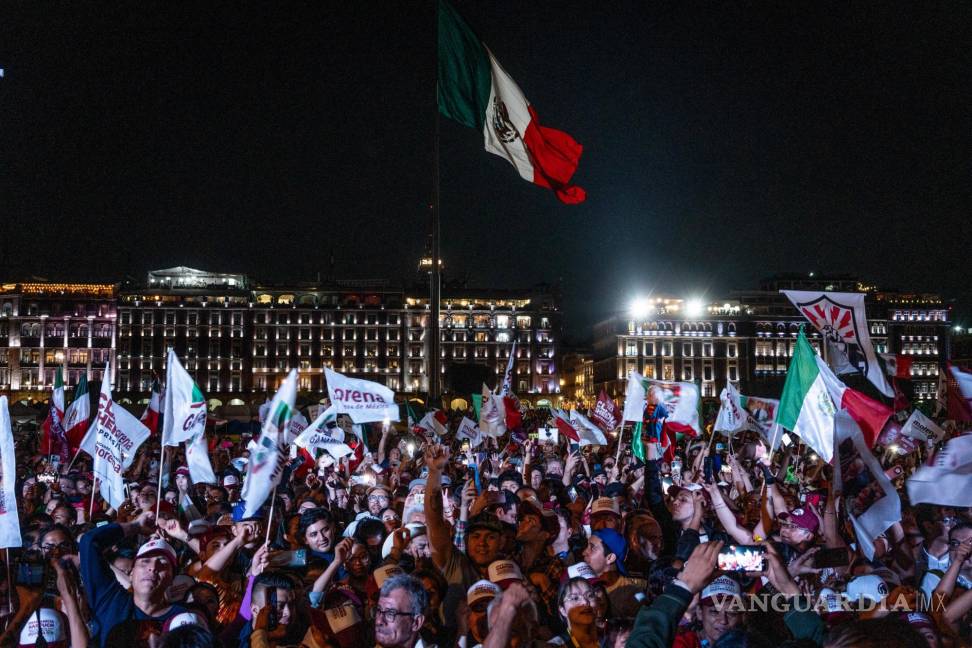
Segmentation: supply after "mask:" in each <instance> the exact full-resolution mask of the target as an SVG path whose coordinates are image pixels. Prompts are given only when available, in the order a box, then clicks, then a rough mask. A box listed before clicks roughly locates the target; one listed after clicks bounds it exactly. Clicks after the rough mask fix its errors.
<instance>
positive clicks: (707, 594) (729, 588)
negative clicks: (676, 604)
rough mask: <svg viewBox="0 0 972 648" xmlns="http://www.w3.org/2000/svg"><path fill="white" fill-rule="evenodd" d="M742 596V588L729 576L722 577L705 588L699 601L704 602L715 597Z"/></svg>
mask: <svg viewBox="0 0 972 648" xmlns="http://www.w3.org/2000/svg"><path fill="white" fill-rule="evenodd" d="M741 594H742V588H741V587H740V586H739V583H737V582H736V581H735V580H733V579H731V578H729V577H728V576H720V577H719V578H717V579H715V580H714V581H712V582H711V583H709V584H708V585H706V586H705V588H704V589H703V590H702V596H700V597H699V599H700V600H704V599H707V598H712V597H714V596H739V595H741Z"/></svg>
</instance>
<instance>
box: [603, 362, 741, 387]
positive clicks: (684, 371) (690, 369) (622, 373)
mask: <svg viewBox="0 0 972 648" xmlns="http://www.w3.org/2000/svg"><path fill="white" fill-rule="evenodd" d="M638 365H639V363H638V362H634V361H628V362H627V363H626V364H625V365H624V366H622V367H619V371H618V379H619V380H622V379H625V378H626V377H627V375H628V374H630V373H631V372H632V371H638V372H639V373H641V375H643V376H644V377H645V378H649V379H658V380H683V381H686V382H692V381H694V380H696V379H699V380H702V381H703V382H711V381H713V380H715V375H716V374H715V369H714V368H713V366H712V365H711V364H709V363H705V364H703V365H702V370H701V371H696V367H695V366H694V364H692V363H688V364H682V366H681V371H680V372H676V371H675V365H674V364H673V363H670V362H666V363H664V364H662V367H661V372H660V373H659V372H657V371H656V367H655V365H654V363H646V364H643V365H641V366H640V367H639V366H638ZM676 376H677V377H676ZM725 377H726V379H727V380H731V381H733V382H735V381H737V380H739V367H738V366H736V364H735V363H729V364H728V365H727V366H726V375H725Z"/></svg>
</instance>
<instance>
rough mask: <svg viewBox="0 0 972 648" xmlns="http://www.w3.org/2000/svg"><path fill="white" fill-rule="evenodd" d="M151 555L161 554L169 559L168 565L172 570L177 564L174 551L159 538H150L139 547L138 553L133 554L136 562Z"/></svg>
mask: <svg viewBox="0 0 972 648" xmlns="http://www.w3.org/2000/svg"><path fill="white" fill-rule="evenodd" d="M151 554H162V555H163V556H165V557H166V558H168V559H169V563H170V564H171V565H172V567H173V568H175V566H176V564H177V563H178V560H177V559H176V552H175V549H173V548H172V545H170V544H169V543H168V542H166V541H165V540H163V539H161V538H152V539H151V540H149V541H148V542H146V543H145V544H143V545H142V546H141V547H139V548H138V553H137V554H135V559H136V560H137V559H139V558H143V557H145V556H149V555H151Z"/></svg>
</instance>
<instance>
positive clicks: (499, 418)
mask: <svg viewBox="0 0 972 648" xmlns="http://www.w3.org/2000/svg"><path fill="white" fill-rule="evenodd" d="M479 429H480V430H481V431H482V432H483V434H485V435H486V436H491V437H497V438H498V437H501V436H503V435H504V434H506V406H505V405H504V404H503V398H502V397H501V396H499V395H496V394H493V393H491V392H490V391H489V388H488V387H487V386H486V385H483V404H482V406H481V407H480V408H479Z"/></svg>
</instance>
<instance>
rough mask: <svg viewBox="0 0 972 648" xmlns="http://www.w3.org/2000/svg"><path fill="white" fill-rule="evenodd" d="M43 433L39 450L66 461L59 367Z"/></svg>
mask: <svg viewBox="0 0 972 648" xmlns="http://www.w3.org/2000/svg"><path fill="white" fill-rule="evenodd" d="M42 427H43V430H44V434H43V436H42V437H41V445H40V449H41V452H43V453H44V454H56V455H58V456H59V457H60V458H61V460H62V461H67V458H68V455H69V454H70V452H69V449H68V440H67V432H66V430H65V429H64V379H63V374H62V371H61V367H58V368H57V373H56V374H54V391H53V392H52V393H51V406H50V410H49V412H48V415H47V418H46V419H44V423H43V426H42Z"/></svg>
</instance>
